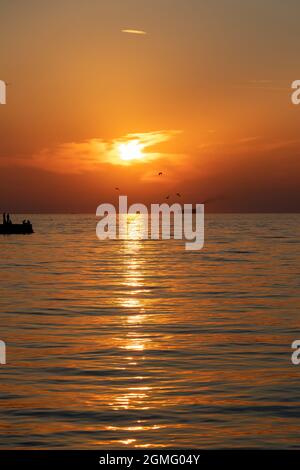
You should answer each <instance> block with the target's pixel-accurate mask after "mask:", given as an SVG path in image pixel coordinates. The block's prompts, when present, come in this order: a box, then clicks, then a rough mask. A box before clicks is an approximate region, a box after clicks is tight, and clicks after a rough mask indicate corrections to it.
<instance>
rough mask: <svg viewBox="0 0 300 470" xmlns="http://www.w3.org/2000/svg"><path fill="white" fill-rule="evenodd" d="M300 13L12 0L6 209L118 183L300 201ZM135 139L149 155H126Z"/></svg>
mask: <svg viewBox="0 0 300 470" xmlns="http://www.w3.org/2000/svg"><path fill="white" fill-rule="evenodd" d="M262 3H263V4H262ZM299 14H300V5H299V2H297V1H296V0H288V1H286V2H284V3H283V2H279V1H277V0H265V1H264V2H261V1H258V0H252V1H250V0H245V1H243V2H240V1H238V0H226V1H225V0H210V1H203V2H200V1H198V0H172V1H171V0H151V1H150V0H122V1H119V0H118V1H117V0H110V1H104V0H103V1H101V0H97V1H96V0H95V1H94V0H90V1H89V2H88V3H84V2H81V1H77V0H72V1H71V0H61V1H53V2H39V1H37V0H27V1H26V2H23V1H21V0H14V1H13V2H11V1H2V2H1V6H0V22H1V24H0V48H1V54H0V79H2V80H5V81H7V82H9V83H10V85H9V86H8V87H7V104H6V105H1V106H0V176H1V185H0V205H1V209H0V210H8V211H12V212H13V211H60V212H65V211H66V212H69V211H79V212H81V211H89V212H94V211H95V210H96V207H97V206H98V205H99V204H100V203H101V202H111V201H115V200H116V196H117V194H116V192H115V190H114V188H115V187H116V186H117V187H119V188H120V190H121V192H122V193H123V194H127V195H128V196H129V199H130V202H148V203H150V202H159V201H161V202H163V201H164V200H165V197H166V195H169V194H170V195H171V199H172V198H173V199H174V200H176V196H175V194H176V192H178V191H179V192H180V193H181V194H182V202H193V203H196V202H202V201H203V200H205V199H206V198H211V197H212V198H214V197H217V199H216V201H215V202H212V203H211V205H210V206H208V207H207V209H208V210H212V211H252V212H253V211H254V212H255V211H271V212H272V211H275V212H276V211H280V212H281V211H299V209H300V190H299V177H300V164H299V151H300V139H299V137H298V135H299V131H298V129H299V124H300V106H299V107H297V106H295V105H293V104H292V103H291V83H292V82H293V81H294V80H296V79H299V78H300V77H299V68H298V59H297V57H298V36H299V28H298V17H299ZM128 30H129V31H128ZM126 31H127V32H126ZM132 139H135V140H138V141H139V142H140V144H141V145H142V147H143V154H144V156H145V157H144V158H143V159H142V160H139V161H131V162H129V163H128V162H125V164H124V161H122V160H121V159H120V158H119V153H118V149H119V146H120V144H121V145H122V143H124V142H126V141H128V140H132ZM159 171H162V172H163V175H162V176H161V177H159V176H158V172H159Z"/></svg>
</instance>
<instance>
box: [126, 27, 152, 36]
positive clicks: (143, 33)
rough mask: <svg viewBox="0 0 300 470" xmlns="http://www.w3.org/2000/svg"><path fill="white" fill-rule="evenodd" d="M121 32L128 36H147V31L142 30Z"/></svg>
mask: <svg viewBox="0 0 300 470" xmlns="http://www.w3.org/2000/svg"><path fill="white" fill-rule="evenodd" d="M121 31H122V33H126V34H138V35H142V36H145V35H146V34H147V33H146V31H143V30H141V29H122V30H121Z"/></svg>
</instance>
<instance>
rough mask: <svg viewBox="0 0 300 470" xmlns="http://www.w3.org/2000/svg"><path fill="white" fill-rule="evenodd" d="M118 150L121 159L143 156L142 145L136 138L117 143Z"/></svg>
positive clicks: (140, 157)
mask: <svg viewBox="0 0 300 470" xmlns="http://www.w3.org/2000/svg"><path fill="white" fill-rule="evenodd" d="M118 150H119V155H120V159H121V160H125V161H131V160H142V159H143V157H144V155H143V145H142V144H141V143H140V142H139V141H138V140H131V141H129V142H124V143H122V144H120V145H119V148H118Z"/></svg>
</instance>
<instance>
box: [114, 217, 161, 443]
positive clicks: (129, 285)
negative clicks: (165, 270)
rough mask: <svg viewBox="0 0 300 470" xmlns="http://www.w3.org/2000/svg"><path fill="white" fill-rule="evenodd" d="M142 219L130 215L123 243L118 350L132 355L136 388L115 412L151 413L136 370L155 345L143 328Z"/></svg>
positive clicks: (129, 365) (138, 427)
mask: <svg viewBox="0 0 300 470" xmlns="http://www.w3.org/2000/svg"><path fill="white" fill-rule="evenodd" d="M141 218H142V216H141V215H139V214H136V215H128V216H127V237H125V239H124V240H123V246H122V250H123V257H122V260H123V267H124V270H123V276H122V279H121V280H120V282H121V285H122V286H124V288H125V290H124V293H123V295H122V296H121V297H120V298H119V304H120V306H121V307H122V308H123V309H124V312H125V314H124V324H125V328H124V330H125V332H126V333H125V334H124V336H123V337H121V338H119V341H118V347H119V349H121V350H124V351H126V352H127V354H128V352H129V351H130V353H131V355H128V356H127V354H126V355H125V356H124V360H125V361H126V364H125V370H127V371H128V374H129V375H130V376H131V375H132V374H134V375H133V376H132V379H134V382H135V385H130V386H129V385H127V386H125V387H124V388H123V390H122V393H119V394H118V395H117V396H115V397H114V400H113V401H112V403H111V407H112V408H113V409H114V410H122V409H123V410H129V409H134V410H148V409H149V408H150V407H149V405H148V403H149V398H150V396H151V394H152V393H153V389H152V387H151V386H149V385H145V384H144V380H145V377H144V376H143V375H137V374H136V372H135V371H137V370H139V371H140V370H143V362H144V360H145V357H144V355H143V354H142V355H141V353H144V352H146V351H147V350H148V349H149V348H150V346H151V339H150V338H149V337H146V335H145V333H144V332H143V328H142V327H143V325H144V324H145V322H146V321H147V319H148V315H147V314H146V313H145V307H146V299H144V298H143V296H142V294H143V293H144V292H146V291H147V289H146V286H145V281H144V269H145V266H144V263H145V261H144V257H143V249H144V242H143V240H141V238H142V233H143V229H144V225H143V221H142V220H141ZM110 429H111V430H115V431H119V428H118V427H110ZM122 429H123V430H126V431H128V432H134V433H135V436H136V435H137V433H139V432H143V431H145V430H146V429H149V426H147V425H146V424H145V425H144V424H143V423H139V422H138V421H137V422H134V423H133V424H132V425H131V426H127V427H125V428H122ZM151 429H153V430H154V429H159V425H152V427H151ZM122 444H124V445H131V446H135V447H139V446H140V445H142V443H141V444H138V441H137V439H130V438H128V439H124V440H122Z"/></svg>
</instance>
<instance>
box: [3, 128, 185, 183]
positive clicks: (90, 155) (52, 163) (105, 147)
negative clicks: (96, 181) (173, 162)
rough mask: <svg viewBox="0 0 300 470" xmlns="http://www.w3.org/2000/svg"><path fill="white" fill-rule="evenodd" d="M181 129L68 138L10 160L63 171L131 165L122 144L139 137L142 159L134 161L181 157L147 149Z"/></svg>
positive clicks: (56, 171) (166, 139)
mask: <svg viewBox="0 0 300 470" xmlns="http://www.w3.org/2000/svg"><path fill="white" fill-rule="evenodd" d="M180 132H181V131H177V130H160V131H155V132H142V133H134V134H127V135H125V136H122V137H119V138H115V139H113V140H110V141H109V140H104V139H99V138H94V139H89V140H86V141H83V142H67V143H62V144H59V145H57V146H56V147H53V148H45V149H42V150H41V151H39V152H38V153H36V154H34V155H32V156H30V157H26V158H12V159H10V164H14V165H18V166H30V167H34V168H39V169H43V170H46V171H51V172H55V173H62V174H68V173H69V174H70V173H72V174H80V173H84V172H91V171H97V170H99V168H100V167H101V165H103V164H108V165H118V166H128V165H130V164H131V163H130V162H128V161H124V160H122V159H121V158H120V145H122V144H124V143H127V142H131V141H138V142H139V145H140V147H141V149H142V151H143V159H142V160H139V161H138V163H135V164H140V165H143V164H145V163H148V162H151V161H153V160H157V159H169V158H172V157H178V156H179V155H178V154H172V153H168V152H161V151H159V150H157V151H149V150H148V151H147V149H150V148H152V147H155V146H157V145H158V144H161V143H163V142H167V141H169V140H171V139H172V138H174V137H175V136H176V135H178V134H179V133H180Z"/></svg>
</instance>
